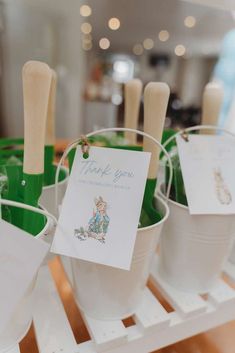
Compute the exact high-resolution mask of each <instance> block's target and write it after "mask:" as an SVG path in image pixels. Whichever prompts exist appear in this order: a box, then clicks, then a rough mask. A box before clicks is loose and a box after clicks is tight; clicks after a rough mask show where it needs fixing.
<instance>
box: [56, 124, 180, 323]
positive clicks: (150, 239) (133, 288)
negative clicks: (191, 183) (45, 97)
mask: <svg viewBox="0 0 235 353" xmlns="http://www.w3.org/2000/svg"><path fill="white" fill-rule="evenodd" d="M113 131H129V132H132V133H136V134H140V135H142V136H145V137H147V138H148V139H150V140H151V141H152V142H153V143H155V144H156V146H157V147H158V148H160V149H161V150H162V151H163V153H164V154H165V155H166V157H167V160H168V163H169V166H170V183H169V186H168V190H167V195H169V192H170V185H171V180H172V174H173V171H172V163H171V159H170V156H169V155H168V153H167V151H166V150H165V148H164V147H163V146H162V145H161V144H160V142H159V141H157V140H156V139H155V138H153V137H152V136H151V135H149V134H146V133H144V132H142V131H139V130H134V129H129V128H108V129H102V130H98V131H95V132H92V133H90V134H87V135H86V138H89V137H91V136H93V135H97V134H102V133H106V132H113ZM80 142H81V140H80V139H78V140H75V141H74V142H72V143H71V144H70V145H69V146H68V147H67V149H66V150H65V151H64V153H63V156H62V157H61V160H60V161H59V163H58V168H57V172H56V185H57V182H58V176H59V172H60V168H61V166H62V164H63V162H64V161H65V159H66V157H67V155H68V153H69V152H70V151H71V150H72V149H73V148H75V147H76V146H77V145H78V144H79V143H80ZM56 199H57V197H56ZM155 203H156V208H157V209H159V210H160V211H161V213H162V216H163V217H162V220H161V221H160V222H158V223H156V224H153V225H151V226H149V227H145V228H141V229H139V230H138V231H137V237H136V243H135V247H134V252H133V258H132V264H131V269H130V271H125V270H120V269H117V268H113V267H109V266H104V265H99V264H94V263H91V262H88V261H82V260H77V259H71V269H72V286H73V287H74V292H75V298H76V301H77V303H78V305H79V307H80V308H81V309H82V310H83V311H84V312H85V313H86V314H88V315H89V316H91V317H94V318H96V319H100V320H117V319H123V318H125V317H128V316H129V315H132V314H133V313H134V312H135V309H136V307H137V306H138V305H139V303H140V301H141V299H142V294H143V291H144V288H145V286H146V282H147V279H148V276H149V272H150V265H151V260H152V257H153V255H154V252H155V249H156V246H157V243H158V240H159V237H160V233H161V229H162V226H163V224H164V222H165V221H166V219H167V217H168V214H169V208H168V206H167V204H166V203H165V202H164V201H163V200H161V199H158V198H157V199H156V200H155ZM69 277H70V276H69Z"/></svg>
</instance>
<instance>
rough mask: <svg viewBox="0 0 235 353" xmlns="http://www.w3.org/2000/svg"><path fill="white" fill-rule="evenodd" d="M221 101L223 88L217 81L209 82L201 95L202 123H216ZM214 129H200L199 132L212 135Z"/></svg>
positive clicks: (214, 131)
mask: <svg viewBox="0 0 235 353" xmlns="http://www.w3.org/2000/svg"><path fill="white" fill-rule="evenodd" d="M222 103H223V88H222V86H221V85H220V84H219V83H217V82H209V83H208V84H207V85H206V86H205V88H204V92H203V97H202V119H201V124H202V125H214V126H217V125H218V120H219V115H220V110H221V107H222ZM215 133H216V130H209V129H206V130H201V132H200V134H206V135H213V134H215Z"/></svg>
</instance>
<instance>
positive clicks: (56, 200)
mask: <svg viewBox="0 0 235 353" xmlns="http://www.w3.org/2000/svg"><path fill="white" fill-rule="evenodd" d="M120 131H122V132H124V131H128V132H132V133H135V134H139V135H141V136H145V137H147V138H148V139H150V140H151V141H152V142H154V143H155V144H156V145H157V146H158V147H160V149H161V150H162V152H163V153H164V154H165V156H166V158H167V161H168V163H169V168H170V175H169V183H168V186H167V192H166V198H167V200H168V199H169V195H170V190H171V183H172V179H173V167H172V162H171V158H170V156H169V154H168V152H167V151H166V149H165V147H164V145H162V144H161V143H160V142H159V141H158V140H157V139H155V138H154V137H152V136H151V135H149V134H147V133H146V132H143V131H139V130H136V129H129V128H124V127H115V128H107V129H100V130H97V131H93V132H90V133H89V134H87V135H86V136H85V137H86V138H89V137H92V136H95V135H99V134H103V133H105V132H120ZM80 141H81V139H80V138H79V139H76V140H74V141H73V142H71V143H70V144H69V145H68V146H67V147H66V149H65V151H64V153H63V155H62V157H61V159H60V161H59V163H58V165H57V169H56V176H55V206H56V209H57V207H58V182H59V175H60V170H61V167H62V165H63V163H64V161H65V159H66V157H67V156H68V154H69V152H70V151H71V150H72V149H73V148H75V147H77V146H78V145H79V143H80Z"/></svg>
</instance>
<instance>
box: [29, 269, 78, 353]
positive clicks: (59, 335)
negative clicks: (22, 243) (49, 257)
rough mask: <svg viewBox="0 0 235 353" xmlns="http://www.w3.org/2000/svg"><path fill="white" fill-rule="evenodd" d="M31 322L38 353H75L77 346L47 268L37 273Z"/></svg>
mask: <svg viewBox="0 0 235 353" xmlns="http://www.w3.org/2000/svg"><path fill="white" fill-rule="evenodd" d="M33 321H34V327H35V333H36V338H37V343H38V348H39V352H40V353H75V351H76V346H77V344H76V341H75V338H74V335H73V332H72V330H71V327H70V324H69V321H68V319H67V316H66V313H65V311H64V307H63V304H62V302H61V300H60V297H59V294H58V293H57V289H56V287H55V284H54V281H53V279H52V277H51V274H50V272H49V269H48V267H47V266H43V267H42V268H41V269H40V271H39V275H38V281H37V285H36V291H35V307H34V315H33Z"/></svg>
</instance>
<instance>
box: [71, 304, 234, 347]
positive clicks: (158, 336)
mask: <svg viewBox="0 0 235 353" xmlns="http://www.w3.org/2000/svg"><path fill="white" fill-rule="evenodd" d="M231 309H232V310H231ZM168 315H169V316H170V320H171V323H170V326H169V327H167V328H166V329H163V330H161V331H155V330H153V331H152V332H148V333H144V332H143V331H142V330H141V329H140V328H139V327H138V326H137V325H135V326H131V327H128V328H127V331H128V339H127V343H126V344H124V345H120V346H117V347H115V348H113V349H110V350H106V351H105V353H130V352H135V353H145V352H152V351H155V350H158V349H161V348H164V347H166V346H168V345H171V344H173V343H175V342H178V341H181V340H183V339H186V338H188V337H192V336H194V335H197V334H199V333H201V332H205V331H207V330H209V329H211V328H213V327H216V326H219V325H222V324H224V323H226V322H228V321H230V320H233V319H234V318H235V301H234V305H233V306H232V308H231V303H227V305H225V306H224V307H222V306H220V307H218V308H217V309H216V308H215V307H214V306H213V305H212V304H210V303H208V306H207V312H206V313H202V314H199V315H197V316H193V317H191V318H188V319H185V318H182V317H181V316H180V315H179V314H178V313H176V312H172V313H169V314H168ZM77 352H79V353H95V350H94V345H93V344H92V343H91V342H84V343H82V344H79V345H78V349H77Z"/></svg>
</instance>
